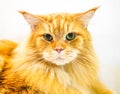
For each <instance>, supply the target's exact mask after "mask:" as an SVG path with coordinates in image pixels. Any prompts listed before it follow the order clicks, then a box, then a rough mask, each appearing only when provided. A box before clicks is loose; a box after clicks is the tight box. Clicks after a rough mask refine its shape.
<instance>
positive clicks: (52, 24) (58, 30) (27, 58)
mask: <svg viewBox="0 0 120 94" xmlns="http://www.w3.org/2000/svg"><path fill="white" fill-rule="evenodd" d="M97 9H98V8H97V7H95V8H92V9H90V10H88V11H86V12H83V13H73V14H72V13H71V14H70V13H60V14H48V15H33V14H30V13H27V12H25V11H20V13H21V14H22V15H23V16H24V18H25V20H26V21H27V23H28V24H29V25H30V27H31V33H30V35H29V37H28V38H27V39H26V40H25V41H24V42H23V43H21V44H17V43H13V44H14V45H8V46H7V47H5V49H2V50H1V48H0V51H1V52H0V53H1V56H0V58H1V61H0V63H1V62H2V64H0V65H2V67H1V72H0V94H114V93H113V92H112V91H110V90H108V89H107V88H106V86H104V85H103V84H102V82H101V81H100V80H99V76H98V60H97V57H96V55H95V52H94V49H93V46H92V39H91V35H90V33H89V32H88V30H87V27H88V23H89V21H90V19H91V18H92V17H93V15H94V13H95V11H96V10H97ZM3 44H4V43H3ZM3 44H2V45H1V46H0V47H2V46H3V47H4V45H3ZM5 44H6V43H5ZM10 47H12V49H11V50H6V49H10ZM4 51H7V53H8V54H9V55H8V54H5V55H3V54H2V53H3V52H4ZM3 65H4V66H3Z"/></svg>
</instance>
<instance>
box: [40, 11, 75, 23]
mask: <svg viewBox="0 0 120 94" xmlns="http://www.w3.org/2000/svg"><path fill="white" fill-rule="evenodd" d="M38 17H42V18H43V19H45V20H46V21H47V22H53V21H55V20H56V21H61V20H64V21H72V19H73V14H69V13H53V14H47V15H38Z"/></svg>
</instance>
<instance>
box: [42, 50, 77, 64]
mask: <svg viewBox="0 0 120 94" xmlns="http://www.w3.org/2000/svg"><path fill="white" fill-rule="evenodd" d="M43 57H44V59H45V60H47V61H49V62H51V63H53V64H56V65H65V64H68V63H70V62H71V61H72V60H74V59H75V58H76V57H77V51H74V52H71V53H70V54H65V53H64V52H61V53H60V54H58V53H57V52H54V51H53V52H52V53H48V52H44V54H43Z"/></svg>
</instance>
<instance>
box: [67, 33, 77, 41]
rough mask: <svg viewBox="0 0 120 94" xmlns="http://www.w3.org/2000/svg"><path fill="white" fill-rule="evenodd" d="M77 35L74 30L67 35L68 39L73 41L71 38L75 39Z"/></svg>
mask: <svg viewBox="0 0 120 94" xmlns="http://www.w3.org/2000/svg"><path fill="white" fill-rule="evenodd" d="M75 37H76V34H75V33H74V32H72V33H68V34H67V35H66V40H68V41H71V40H73V39H74V38H75Z"/></svg>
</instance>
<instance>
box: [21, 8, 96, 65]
mask: <svg viewBox="0 0 120 94" xmlns="http://www.w3.org/2000/svg"><path fill="white" fill-rule="evenodd" d="M95 10H96V8H94V9H92V10H89V11H87V12H85V13H82V14H52V15H47V16H35V15H31V14H29V13H26V12H22V14H23V15H24V17H25V18H26V20H27V22H28V23H29V24H30V25H31V28H32V34H31V38H30V40H29V43H31V44H32V45H34V46H33V47H34V48H33V49H36V50H37V52H39V53H40V54H41V55H42V57H43V59H45V60H46V61H48V62H50V63H53V64H55V65H64V64H67V63H70V62H72V61H73V60H75V59H76V58H77V57H78V56H79V55H78V54H80V53H81V50H82V49H83V48H84V45H85V41H86V40H87V39H88V37H90V36H88V35H89V34H88V32H87V29H86V26H87V24H88V21H89V19H90V18H91V17H92V16H93V14H94V12H95Z"/></svg>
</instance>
